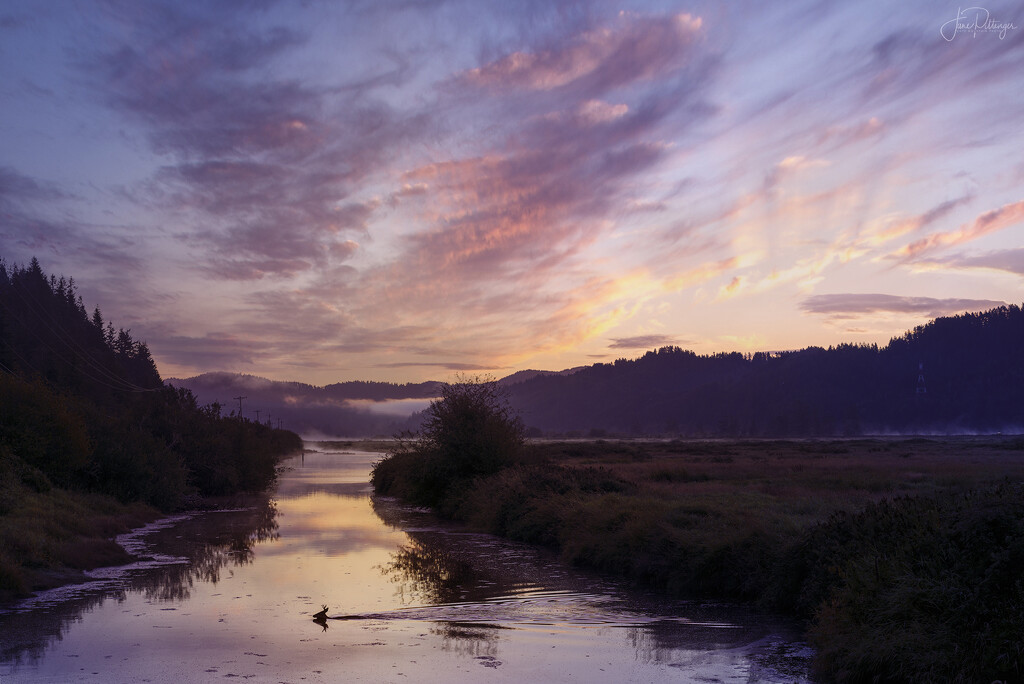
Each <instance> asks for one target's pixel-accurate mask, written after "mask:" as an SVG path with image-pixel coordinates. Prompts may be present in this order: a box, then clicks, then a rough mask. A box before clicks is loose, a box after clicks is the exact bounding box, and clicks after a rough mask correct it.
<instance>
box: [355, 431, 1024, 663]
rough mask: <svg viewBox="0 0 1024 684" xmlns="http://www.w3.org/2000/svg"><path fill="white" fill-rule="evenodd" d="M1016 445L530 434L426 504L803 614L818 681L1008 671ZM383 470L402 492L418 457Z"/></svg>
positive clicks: (676, 589)
mask: <svg viewBox="0 0 1024 684" xmlns="http://www.w3.org/2000/svg"><path fill="white" fill-rule="evenodd" d="M1022 451H1024V446H1022V440H1021V439H1020V438H945V439H927V438H913V439H855V440H831V441H830V440H820V441H815V440H810V441H791V440H777V441H757V440H737V441H711V442H700V441H698V442H685V441H671V442H669V441H658V442H656V441H650V442H616V441H604V440H598V441H592V442H584V441H572V442H537V443H531V444H529V445H528V448H527V450H526V452H525V455H524V458H523V461H521V462H519V463H517V464H515V465H512V466H511V467H507V468H504V469H501V470H499V471H498V472H496V473H494V474H491V475H488V476H486V477H479V478H476V479H473V480H471V481H470V480H466V481H463V482H461V483H460V484H459V485H458V486H456V487H452V488H451V489H450V490H449V493H448V496H447V497H446V500H445V501H444V502H442V504H441V505H440V506H439V508H440V510H441V511H442V512H444V513H445V514H447V515H450V516H452V517H454V518H457V519H460V520H463V521H466V522H467V523H468V524H470V525H472V526H474V527H476V528H478V529H482V530H486V531H489V532H492V533H495V534H500V535H504V536H507V537H510V538H513V539H518V540H521V541H526V542H531V543H537V544H543V545H546V546H549V547H551V548H554V549H557V550H558V551H559V552H560V554H561V555H562V557H563V558H564V559H566V560H567V561H570V562H573V563H578V564H582V565H586V566H590V567H594V568H598V569H602V570H606V571H609V572H614V573H617V574H619V575H621V576H624V577H627V578H629V579H631V580H633V581H634V582H637V583H639V584H643V585H646V586H650V587H654V588H657V589H660V590H662V591H666V592H668V593H671V594H676V595H688V596H693V595H703V596H714V597H729V598H739V599H747V600H755V601H758V602H760V603H761V604H762V605H764V606H766V607H770V608H773V609H776V610H784V611H788V612H792V613H795V614H797V615H800V616H803V617H804V618H806V619H807V620H808V624H809V635H810V636H811V638H812V639H813V642H814V643H815V645H816V646H817V647H818V649H819V656H818V659H817V666H818V667H819V669H820V671H821V672H822V674H823V675H824V676H825V677H826V678H828V679H832V680H836V681H872V680H874V679H875V678H876V677H877V678H879V679H878V680H877V681H981V680H982V679H984V680H985V681H992V680H997V679H1001V680H1005V681H1020V680H1022V679H1024V670H1022V662H1024V657H1022V646H1021V639H1020V634H1021V633H1024V598H1022V597H1024V589H1022V587H1024V580H1021V579H1019V578H1020V577H1021V568H1024V529H1022V526H1024V522H1022V521H1024V494H1022V492H1021V487H1020V485H1019V484H1015V483H1021V482H1024V453H1022ZM391 466H393V467H390V468H388V467H384V468H380V467H379V470H380V472H381V473H382V474H385V473H386V474H387V475H388V482H390V483H391V484H392V485H393V487H392V490H391V493H395V494H398V495H401V492H402V485H401V483H402V482H404V481H406V480H405V476H406V475H410V476H412V478H413V480H414V479H415V472H416V470H415V468H416V466H415V464H411V463H408V464H407V463H404V462H399V461H396V462H394V463H392V464H391ZM375 484H377V483H376V481H375ZM378 491H381V489H380V488H378ZM950 625H952V626H950ZM979 675H980V676H981V678H979Z"/></svg>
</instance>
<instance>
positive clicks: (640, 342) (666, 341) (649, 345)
mask: <svg viewBox="0 0 1024 684" xmlns="http://www.w3.org/2000/svg"><path fill="white" fill-rule="evenodd" d="M672 344H677V342H676V338H674V337H671V336H669V335H637V336H635V337H616V338H613V339H612V343H611V344H609V345H608V348H609V349H654V348H656V347H664V346H666V345H672Z"/></svg>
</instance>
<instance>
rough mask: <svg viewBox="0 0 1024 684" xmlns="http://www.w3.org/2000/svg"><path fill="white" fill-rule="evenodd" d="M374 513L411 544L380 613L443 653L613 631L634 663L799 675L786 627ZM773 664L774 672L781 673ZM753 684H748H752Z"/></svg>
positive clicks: (394, 560) (803, 661) (400, 515)
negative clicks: (746, 658)
mask: <svg viewBox="0 0 1024 684" xmlns="http://www.w3.org/2000/svg"><path fill="white" fill-rule="evenodd" d="M373 508H374V511H375V512H376V513H377V515H379V516H380V517H381V519H382V520H383V521H384V522H385V523H386V524H388V525H393V526H396V527H401V528H403V529H404V530H405V531H406V534H407V535H408V536H409V538H410V540H411V541H410V542H409V543H406V544H403V545H401V546H400V547H399V548H398V549H397V550H396V551H394V552H393V553H392V555H391V559H390V562H388V563H387V564H385V565H383V566H382V567H381V572H382V573H383V574H384V575H385V576H386V577H388V578H389V579H390V580H391V581H392V582H394V583H396V584H397V585H398V587H397V591H398V593H399V595H400V596H401V597H402V599H403V602H404V603H406V604H411V605H409V607H408V608H404V609H401V610H398V611H394V612H392V613H391V614H389V615H379V616H367V617H375V618H386V617H392V618H394V617H405V618H415V619H424V620H431V621H433V622H434V623H435V625H436V627H435V628H434V629H435V633H436V634H438V635H440V636H442V637H443V638H444V648H446V649H449V650H451V651H454V652H457V653H464V654H465V655H467V656H469V657H473V658H480V657H497V655H498V645H499V643H500V636H501V632H500V631H499V630H501V629H510V628H511V629H520V630H521V629H532V630H540V629H552V628H554V629H558V630H565V629H570V630H579V629H597V630H608V629H612V630H617V631H618V632H619V633H620V634H621V635H622V638H623V640H624V641H626V642H627V643H628V645H629V647H630V648H631V649H632V651H633V653H634V659H635V661H636V662H645V663H674V664H675V666H681V665H680V663H688V662H690V661H691V660H700V661H701V662H707V660H708V654H710V653H722V654H725V653H729V652H730V651H732V650H733V649H738V648H742V647H753V648H751V653H749V654H748V655H750V656H751V657H754V653H755V652H756V653H757V654H760V656H761V657H762V659H764V660H765V662H766V663H767V662H768V661H770V660H772V661H778V663H783V664H784V665H788V666H789V667H790V668H791V669H793V670H794V672H799V673H802V674H803V675H806V667H807V654H806V653H805V652H804V651H803V647H802V645H800V644H798V643H797V644H794V641H795V640H796V638H797V635H796V633H795V631H794V630H793V628H792V625H790V624H788V623H786V622H784V621H782V620H780V619H778V618H775V617H774V616H771V615H765V614H760V613H757V612H756V611H754V610H753V609H751V608H749V607H747V606H742V605H732V604H706V603H697V602H687V601H672V600H668V599H666V598H665V597H663V596H656V595H652V594H647V593H644V592H640V591H635V590H626V589H625V588H624V587H623V586H622V584H621V583H620V582H618V581H616V580H613V579H609V578H606V577H602V576H600V575H597V574H594V573H589V572H584V571H582V570H578V569H575V568H567V567H566V566H565V565H564V564H562V563H561V562H560V561H559V560H558V559H557V558H556V557H555V556H554V555H553V554H551V553H548V552H545V551H544V550H539V549H535V548H533V547H527V546H525V545H521V544H517V543H514V542H510V541H507V540H502V539H497V538H494V537H490V536H488V535H478V534H471V533H467V532H465V531H462V530H460V529H458V528H454V527H451V526H446V525H444V524H441V523H439V522H437V521H436V520H435V519H434V518H433V516H432V515H431V514H429V513H428V512H425V511H422V510H416V509H410V508H407V507H403V506H400V505H397V504H396V503H395V502H394V501H393V500H389V499H374V500H373ZM778 663H776V664H775V665H772V669H773V671H776V670H778V669H780V668H779V667H777V664H778ZM752 681H757V680H756V679H755V680H752Z"/></svg>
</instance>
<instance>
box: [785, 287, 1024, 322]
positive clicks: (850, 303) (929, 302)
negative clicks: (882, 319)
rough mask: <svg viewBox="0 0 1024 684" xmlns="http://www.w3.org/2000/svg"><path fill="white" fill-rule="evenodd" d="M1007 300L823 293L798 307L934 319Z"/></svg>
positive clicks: (852, 314)
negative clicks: (908, 315)
mask: <svg viewBox="0 0 1024 684" xmlns="http://www.w3.org/2000/svg"><path fill="white" fill-rule="evenodd" d="M1005 304H1006V302H1002V301H998V300H990V299H957V298H946V299H936V298H934V297H902V296H897V295H887V294H857V293H843V294H824V295H814V296H812V297H807V298H806V299H804V300H803V301H802V302H800V308H801V309H802V310H803V311H805V312H807V313H813V314H827V315H831V316H836V317H844V318H851V317H859V316H864V315H868V314H876V313H901V314H920V315H923V316H928V317H930V318H934V317H936V316H945V315H947V314H951V313H959V312H962V311H983V310H985V309H992V308H995V307H997V306H1003V305H1005Z"/></svg>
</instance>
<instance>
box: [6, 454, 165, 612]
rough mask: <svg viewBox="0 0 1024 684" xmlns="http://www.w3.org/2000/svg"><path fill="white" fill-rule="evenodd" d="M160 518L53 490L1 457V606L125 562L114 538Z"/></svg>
mask: <svg viewBox="0 0 1024 684" xmlns="http://www.w3.org/2000/svg"><path fill="white" fill-rule="evenodd" d="M157 515H158V513H157V511H156V510H155V509H153V508H151V507H149V506H145V505H143V504H138V503H136V504H130V505H125V504H122V503H120V502H118V501H116V500H114V499H112V498H110V497H107V496H104V495H101V494H95V493H83V492H74V491H68V490H65V489H61V488H58V487H53V486H52V485H50V483H49V481H48V480H47V478H46V476H45V475H43V474H42V473H41V472H39V471H38V470H36V469H35V468H32V467H31V466H26V465H25V464H24V463H23V462H20V460H19V459H16V458H14V457H12V456H11V455H10V453H9V452H5V453H0V602H6V601H10V600H12V599H15V598H18V597H21V596H24V595H26V594H27V593H28V592H29V591H32V590H38V589H44V588H49V587H51V586H56V585H57V584H61V583H63V582H65V581H67V580H70V579H73V578H74V574H75V571H80V570H88V569H92V568H96V567H101V566H105V565H116V564H120V563H124V562H127V561H128V560H129V558H130V557H129V555H128V554H127V553H126V552H125V551H124V549H122V548H121V547H120V546H118V545H117V544H116V543H114V542H113V541H112V540H111V537H113V536H115V535H117V534H120V533H122V532H127V531H128V530H130V529H132V528H133V527H137V526H139V525H142V524H144V523H145V522H148V521H150V520H153V519H155V518H156V517H157Z"/></svg>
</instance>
